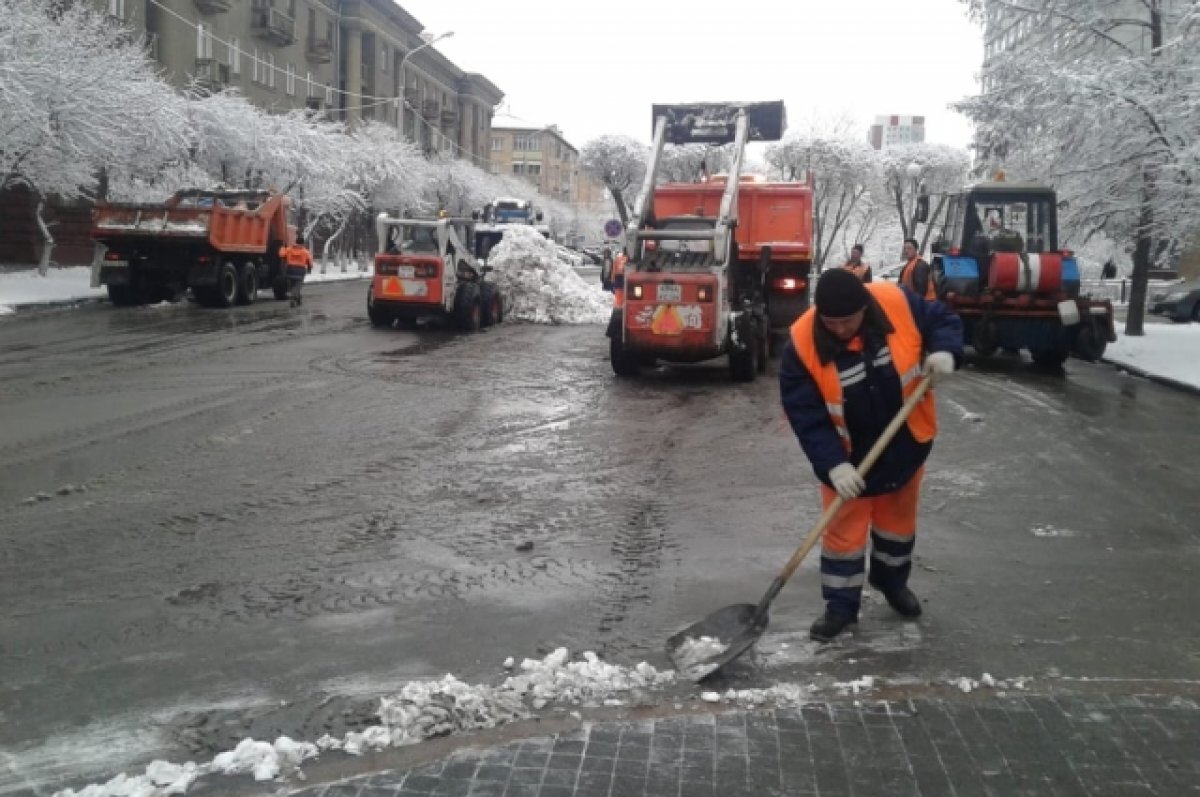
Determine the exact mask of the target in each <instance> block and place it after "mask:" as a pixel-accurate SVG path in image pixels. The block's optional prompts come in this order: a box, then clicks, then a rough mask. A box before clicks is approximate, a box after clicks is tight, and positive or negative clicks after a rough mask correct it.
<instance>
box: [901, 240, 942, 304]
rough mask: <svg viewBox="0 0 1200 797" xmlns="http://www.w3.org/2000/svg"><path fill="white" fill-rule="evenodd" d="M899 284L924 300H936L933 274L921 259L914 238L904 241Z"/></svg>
mask: <svg viewBox="0 0 1200 797" xmlns="http://www.w3.org/2000/svg"><path fill="white" fill-rule="evenodd" d="M900 284H901V285H903V286H904V287H905V288H908V289H909V290H910V291H912V292H913V293H915V294H916V295H917V296H920V297H922V298H924V299H930V300H933V299H936V298H937V288H936V286H935V285H934V284H933V273H932V272H931V271H930V270H929V264H928V263H926V262H925V261H924V260H922V259H921V246H920V244H918V243H917V239H916V238H905V239H904V268H903V269H902V270H901V271H900Z"/></svg>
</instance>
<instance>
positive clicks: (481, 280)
mask: <svg viewBox="0 0 1200 797" xmlns="http://www.w3.org/2000/svg"><path fill="white" fill-rule="evenodd" d="M474 226H475V223H474V220H472V219H466V218H450V217H439V218H431V219H415V218H399V217H393V216H389V215H387V214H384V213H381V214H380V215H379V216H378V217H377V218H376V220H375V229H376V236H377V240H378V242H379V243H378V247H379V248H378V251H377V252H376V255H375V269H374V274H373V275H372V278H371V285H370V287H369V288H368V289H367V315H368V316H369V317H370V319H371V323H372V324H373V325H375V326H379V327H382V326H391V325H392V324H393V323H394V322H396V321H410V322H415V321H418V320H420V319H423V318H430V317H441V318H450V319H452V320H453V321H454V322H455V324H456V325H457V326H459V327H460V328H462V329H464V330H468V331H473V330H477V329H479V328H480V327H481V326H488V325H490V324H493V323H498V322H499V321H500V320H501V319H502V317H503V312H504V311H503V299H502V297H501V296H500V291H499V289H498V288H497V287H496V285H495V284H494V283H491V282H487V281H485V277H486V275H487V273H488V272H489V271H490V269H489V268H488V267H487V266H485V265H483V264H481V263H479V262H478V261H476V260H475V257H474V255H473V254H472V248H473V247H474V245H475V237H474V236H475V233H474Z"/></svg>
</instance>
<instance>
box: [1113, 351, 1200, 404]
mask: <svg viewBox="0 0 1200 797" xmlns="http://www.w3.org/2000/svg"><path fill="white" fill-rule="evenodd" d="M1100 362H1102V363H1104V364H1105V365H1111V366H1112V367H1113V368H1116V369H1118V370H1121V371H1126V372H1128V373H1130V374H1133V375H1134V376H1138V377H1141V378H1142V379H1148V380H1150V381H1151V382H1157V383H1158V384H1160V385H1163V386H1164V387H1169V388H1173V389H1175V390H1179V391H1181V392H1183V393H1190V394H1192V395H1193V396H1200V387H1197V386H1196V385H1192V384H1189V383H1187V382H1180V381H1179V380H1178V379H1172V378H1171V377H1169V376H1159V375H1158V374H1152V373H1150V372H1149V371H1144V370H1142V369H1141V368H1137V367H1135V366H1132V365H1128V364H1126V363H1123V362H1119V361H1117V360H1110V359H1109V358H1107V357H1101V358H1100Z"/></svg>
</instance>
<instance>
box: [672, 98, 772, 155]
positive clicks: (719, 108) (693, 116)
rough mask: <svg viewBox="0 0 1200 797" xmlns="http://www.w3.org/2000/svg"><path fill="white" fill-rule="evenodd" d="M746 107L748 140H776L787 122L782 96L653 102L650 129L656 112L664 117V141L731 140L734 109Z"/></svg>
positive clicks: (714, 142) (723, 142)
mask: <svg viewBox="0 0 1200 797" xmlns="http://www.w3.org/2000/svg"><path fill="white" fill-rule="evenodd" d="M743 108H744V109H745V110H746V114H747V116H748V117H749V121H750V137H749V140H750V141H778V140H779V139H781V138H783V130H784V128H785V127H786V126H787V111H786V109H785V108H784V107H783V101H782V100H772V101H770V102H693V103H683V104H679V105H655V106H653V118H652V119H651V130H653V129H654V125H656V124H657V123H658V118H659V117H660V116H665V117H667V141H668V142H669V143H671V144H713V145H721V144H731V143H733V139H734V132H735V129H736V123H737V115H738V111H739V110H741V109H743Z"/></svg>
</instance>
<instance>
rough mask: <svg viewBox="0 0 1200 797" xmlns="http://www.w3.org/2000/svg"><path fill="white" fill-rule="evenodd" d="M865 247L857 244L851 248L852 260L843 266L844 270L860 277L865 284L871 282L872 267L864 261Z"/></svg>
mask: <svg viewBox="0 0 1200 797" xmlns="http://www.w3.org/2000/svg"><path fill="white" fill-rule="evenodd" d="M862 256H863V245H862V244H855V245H854V246H852V247H850V259H849V260H847V261H846V262H845V263H843V264H842V268H844V269H846V270H847V271H849V272H850V273H851V274H853V275H854V276H856V277H858V278H859V279H860V280H862V281H863V282H870V281H871V267H870V266H869V265H867V263H866V261H865V260H863V259H862Z"/></svg>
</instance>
